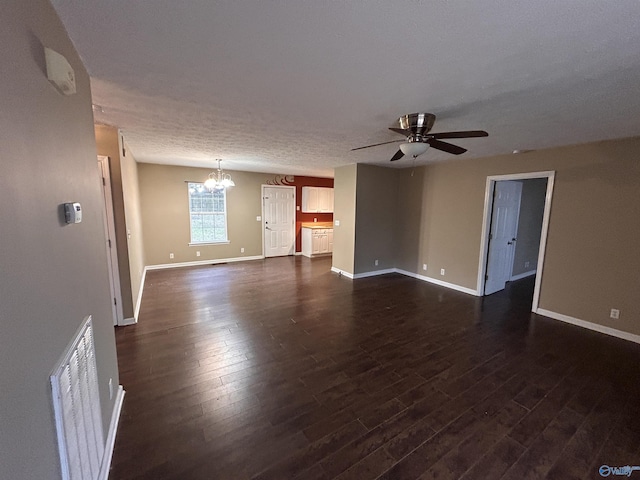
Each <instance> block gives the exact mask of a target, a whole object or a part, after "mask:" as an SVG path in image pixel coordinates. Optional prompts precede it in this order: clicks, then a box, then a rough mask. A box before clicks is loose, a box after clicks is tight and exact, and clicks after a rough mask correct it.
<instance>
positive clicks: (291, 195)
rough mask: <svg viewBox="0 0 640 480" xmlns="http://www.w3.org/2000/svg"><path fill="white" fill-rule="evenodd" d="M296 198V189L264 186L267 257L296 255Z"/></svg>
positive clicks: (265, 252) (265, 249)
mask: <svg viewBox="0 0 640 480" xmlns="http://www.w3.org/2000/svg"><path fill="white" fill-rule="evenodd" d="M295 198H296V188H295V187H272V186H267V185H263V186H262V202H263V203H262V205H263V219H264V223H263V226H264V256H265V257H279V256H284V255H293V254H294V251H295V244H296V236H295V217H296V200H295Z"/></svg>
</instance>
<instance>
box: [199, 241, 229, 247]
mask: <svg viewBox="0 0 640 480" xmlns="http://www.w3.org/2000/svg"><path fill="white" fill-rule="evenodd" d="M229 243H231V242H230V241H229V240H223V241H222V242H198V243H189V246H190V247H201V246H203V245H227V244H229Z"/></svg>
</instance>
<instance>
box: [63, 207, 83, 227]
mask: <svg viewBox="0 0 640 480" xmlns="http://www.w3.org/2000/svg"><path fill="white" fill-rule="evenodd" d="M64 221H65V222H67V223H80V222H81V221H82V206H81V205H80V204H79V203H78V202H75V203H65V204H64Z"/></svg>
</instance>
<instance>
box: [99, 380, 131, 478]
mask: <svg viewBox="0 0 640 480" xmlns="http://www.w3.org/2000/svg"><path fill="white" fill-rule="evenodd" d="M124 394H125V391H124V388H122V385H118V392H117V393H116V401H115V403H114V405H113V412H112V413H111V422H109V431H108V432H107V442H106V444H105V447H104V456H103V457H102V465H101V466H100V474H99V476H98V478H99V479H100V480H107V479H108V478H109V469H110V468H111V458H112V457H113V447H114V446H115V444H116V433H117V431H118V423H119V422H120V413H121V412H122V404H123V403H124Z"/></svg>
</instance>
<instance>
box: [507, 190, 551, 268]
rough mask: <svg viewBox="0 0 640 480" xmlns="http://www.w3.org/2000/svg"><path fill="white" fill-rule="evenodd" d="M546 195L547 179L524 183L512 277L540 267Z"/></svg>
mask: <svg viewBox="0 0 640 480" xmlns="http://www.w3.org/2000/svg"><path fill="white" fill-rule="evenodd" d="M546 193H547V179H546V178H535V179H531V180H523V181H522V197H521V199H520V216H519V218H518V233H517V235H516V238H517V240H516V251H515V253H514V258H513V271H512V276H516V275H520V274H521V273H527V272H531V271H533V270H535V269H536V266H537V265H538V251H539V250H540V233H541V231H542V217H543V216H544V202H545V196H546Z"/></svg>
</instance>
